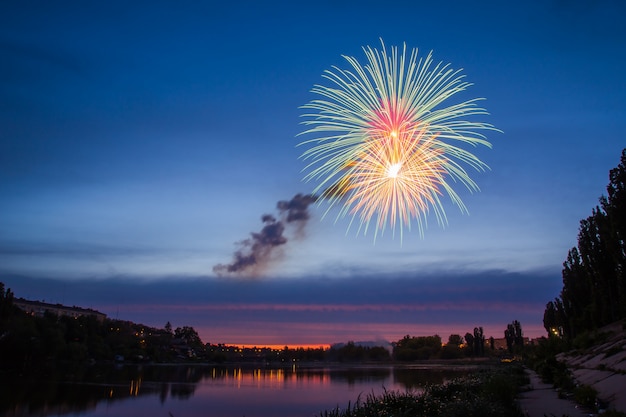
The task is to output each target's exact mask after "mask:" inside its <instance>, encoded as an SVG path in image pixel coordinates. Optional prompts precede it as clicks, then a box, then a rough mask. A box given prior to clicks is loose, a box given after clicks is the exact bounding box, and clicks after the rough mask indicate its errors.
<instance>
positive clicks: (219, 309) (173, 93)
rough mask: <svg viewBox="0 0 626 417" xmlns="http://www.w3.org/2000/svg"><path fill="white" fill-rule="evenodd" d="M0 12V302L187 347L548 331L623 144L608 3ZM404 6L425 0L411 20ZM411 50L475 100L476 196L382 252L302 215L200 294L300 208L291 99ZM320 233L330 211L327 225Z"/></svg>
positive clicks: (615, 35) (625, 57)
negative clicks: (45, 305) (479, 168)
mask: <svg viewBox="0 0 626 417" xmlns="http://www.w3.org/2000/svg"><path fill="white" fill-rule="evenodd" d="M282 3H283V2H245V1H244V2H238V1H229V2H220V3H218V2H203V3H201V2H182V3H181V4H178V3H177V4H174V3H171V2H152V1H150V2H128V1H125V2H120V1H108V2H102V3H99V2H95V3H94V2H78V1H77V2H64V1H59V2H43V1H42V2H37V1H11V0H9V1H4V2H2V3H1V4H0V57H1V58H0V196H1V197H0V281H2V282H4V283H5V285H6V286H8V287H10V288H11V289H12V290H13V292H14V293H15V295H16V296H17V297H24V298H28V299H35V300H45V301H46V302H52V303H63V304H67V305H77V306H82V307H90V308H94V309H97V310H99V311H102V312H103V313H105V314H107V315H108V316H109V317H112V318H120V319H124V320H132V321H136V322H140V323H144V324H146V325H150V326H155V327H163V326H164V325H165V323H166V321H170V322H171V323H172V326H173V327H178V326H184V325H190V326H193V327H194V328H196V329H197V330H198V331H199V333H200V336H201V337H202V339H203V341H205V342H211V343H232V344H258V345H270V344H277V345H280V344H289V345H293V344H329V343H334V342H345V341H348V340H357V341H359V340H382V339H384V340H390V341H393V340H398V339H400V338H402V337H403V336H404V335H406V334H410V335H415V336H419V335H432V334H435V333H437V334H439V335H440V336H441V337H442V338H443V339H444V340H447V337H448V335H449V334H451V333H458V334H461V335H463V334H465V333H466V332H468V331H472V329H473V328H474V327H475V326H482V327H484V329H485V335H486V336H487V337H489V336H494V337H496V338H500V337H503V332H504V329H505V328H506V325H507V323H510V322H512V321H513V320H515V319H517V320H519V321H520V322H521V323H522V327H523V329H524V332H525V335H526V336H530V337H537V336H540V335H543V334H545V330H544V329H543V326H542V318H543V310H544V307H545V304H546V303H547V302H548V301H550V300H551V299H553V298H554V297H555V296H557V295H558V293H559V291H560V289H561V287H562V282H561V268H562V263H563V261H564V260H565V258H566V256H567V251H568V250H569V249H570V248H571V247H573V246H575V245H576V237H577V232H578V225H579V221H580V220H581V219H583V218H586V217H587V216H589V215H590V214H591V210H592V208H593V207H595V205H596V204H597V203H598V199H599V197H600V196H601V195H603V194H605V189H606V185H607V184H608V173H609V170H610V169H612V168H614V167H615V166H617V164H618V163H619V157H620V153H621V150H622V149H623V148H624V147H626V137H625V136H624V133H623V132H624V131H625V130H626V129H625V128H626V78H625V77H624V74H626V24H625V23H624V21H625V19H624V17H625V16H626V3H624V2H622V1H619V0H615V1H610V0H607V1H597V2H591V1H561V0H558V1H556V0H555V1H528V2H517V3H512V2H501V1H478V2H467V1H449V2H444V3H441V4H439V5H435V4H432V2H414V1H388V2H385V3H381V2H379V1H377V2H374V1H369V0H362V1H358V2H335V1H317V2H313V3H311V2H308V3H302V2H292V3H293V4H282ZM422 3H423V4H422ZM380 39H383V40H384V42H385V44H386V45H388V46H402V45H403V43H406V45H407V47H408V48H419V51H420V54H424V55H425V54H427V53H428V52H430V51H431V50H432V51H433V56H434V59H435V61H436V62H439V61H443V62H444V63H450V64H451V65H452V67H453V68H455V69H456V68H462V69H463V74H465V75H466V79H467V81H469V82H471V83H473V86H472V87H471V88H470V89H469V90H468V92H467V94H468V96H467V97H465V98H474V97H484V98H486V100H485V101H483V102H481V106H483V107H485V108H486V109H487V110H488V111H489V113H490V115H489V116H484V117H483V118H481V121H485V122H487V123H491V124H493V125H494V126H495V127H497V128H498V129H500V130H502V133H499V132H489V133H488V139H489V141H490V142H491V143H492V144H493V149H488V148H486V147H482V148H476V149H471V150H472V151H473V152H474V153H475V154H476V155H477V156H479V157H480V159H481V160H482V161H484V162H485V163H486V164H487V165H489V167H490V170H488V171H486V172H471V175H472V178H473V179H474V180H475V181H476V182H477V184H478V185H479V187H480V189H481V191H480V192H478V193H474V194H470V193H469V192H468V191H467V190H463V189H462V188H456V191H457V192H458V193H459V194H460V195H461V197H462V199H463V201H464V203H465V204H466V206H467V208H468V210H469V214H462V213H461V212H460V211H459V210H458V208H457V207H456V206H454V205H453V204H452V202H451V201H449V199H448V200H445V199H444V207H445V209H446V213H447V216H448V224H447V226H446V227H445V228H443V227H440V226H439V225H437V223H436V221H435V219H434V218H432V217H431V218H429V226H428V228H427V229H426V231H425V233H424V236H423V237H421V236H420V234H419V233H417V232H416V231H414V232H412V233H409V234H405V236H404V238H403V240H402V242H401V241H400V239H398V237H397V236H396V237H395V238H394V237H393V236H392V235H391V234H389V233H387V234H385V235H384V236H382V237H381V236H378V237H377V239H376V242H375V243H374V241H373V235H372V234H371V233H368V234H367V235H363V234H362V233H361V234H357V233H356V230H352V229H351V230H350V231H349V232H346V229H347V220H345V219H344V220H339V221H337V222H335V216H334V215H333V214H332V213H331V214H330V215H329V216H326V217H325V218H323V219H322V215H323V213H324V211H325V207H324V206H318V205H315V204H314V205H311V206H310V207H309V214H310V216H311V217H310V219H309V220H308V222H307V224H306V225H305V227H303V228H302V229H301V230H298V231H297V232H295V231H287V232H286V238H287V239H288V241H287V243H286V244H284V245H281V247H280V250H279V251H276V252H274V253H273V254H272V257H271V261H272V262H270V263H268V264H267V265H265V267H264V268H263V269H261V270H259V271H257V274H256V276H255V277H238V276H230V275H226V276H217V275H216V273H215V272H214V267H215V266H216V265H220V264H222V265H223V264H228V263H229V262H232V260H233V254H234V252H235V251H236V250H237V249H238V248H240V247H241V245H240V243H238V242H241V241H242V240H244V239H246V238H249V237H250V236H251V235H250V233H257V232H259V231H260V230H261V229H262V228H263V225H264V224H263V223H262V220H261V219H262V216H263V215H265V214H270V215H273V216H278V215H279V213H278V211H277V202H279V201H288V200H290V199H292V198H293V197H294V196H295V195H297V194H299V193H302V194H305V195H306V194H308V193H311V192H312V191H313V188H314V187H315V184H313V183H307V182H303V181H302V178H303V173H302V170H303V168H304V166H305V163H304V162H303V161H302V160H301V159H300V158H299V157H300V155H301V154H302V151H303V149H302V148H299V147H296V145H297V144H298V143H299V142H300V141H301V140H302V139H301V138H300V137H296V135H298V133H300V132H302V131H303V130H304V126H302V124H301V122H302V120H303V119H302V117H301V115H302V114H303V113H304V111H303V110H302V109H301V108H300V107H301V106H302V105H304V104H306V103H308V102H309V101H310V100H312V99H313V98H315V97H314V95H313V94H312V93H311V91H310V90H311V88H312V87H313V86H314V85H315V84H319V83H323V79H322V73H323V72H324V70H327V69H331V68H332V67H333V66H339V67H342V68H346V67H347V64H346V63H345V60H344V59H343V58H342V55H348V56H354V57H357V58H358V59H360V60H361V61H363V60H364V53H363V50H362V47H364V46H367V45H370V46H372V47H379V46H380ZM335 215H336V213H335Z"/></svg>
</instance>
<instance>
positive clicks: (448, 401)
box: [319, 364, 528, 417]
mask: <svg viewBox="0 0 626 417" xmlns="http://www.w3.org/2000/svg"><path fill="white" fill-rule="evenodd" d="M526 383H528V379H527V377H526V376H525V374H524V371H523V368H522V366H521V365H519V364H507V365H506V366H500V367H498V368H494V369H490V370H488V371H481V372H477V373H476V374H475V375H472V376H468V377H464V378H456V379H453V380H451V381H449V382H447V383H444V384H441V385H429V386H426V387H424V390H423V392H410V391H408V392H399V391H385V392H384V393H383V394H382V395H378V396H377V395H373V394H370V395H367V396H366V398H365V399H364V400H362V399H361V398H357V400H356V402H354V403H348V406H347V407H346V408H344V409H340V408H339V407H337V408H335V409H334V410H330V411H323V412H322V413H320V415H319V416H320V417H391V416H393V417H409V416H410V417H421V416H424V417H426V416H428V417H521V416H522V415H523V414H522V413H521V410H520V409H519V407H518V405H517V401H516V395H517V392H518V389H519V387H521V386H522V385H524V384H526Z"/></svg>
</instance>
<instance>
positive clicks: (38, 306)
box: [13, 298, 107, 322]
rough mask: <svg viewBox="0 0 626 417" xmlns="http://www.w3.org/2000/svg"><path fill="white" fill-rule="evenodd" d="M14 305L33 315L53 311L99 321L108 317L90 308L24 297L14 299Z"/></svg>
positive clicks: (57, 313)
mask: <svg viewBox="0 0 626 417" xmlns="http://www.w3.org/2000/svg"><path fill="white" fill-rule="evenodd" d="M13 305H15V306H16V307H18V308H20V309H21V310H23V311H25V312H26V313H28V314H30V315H31V316H39V317H42V316H43V315H44V314H45V313H52V314H55V315H57V316H59V317H60V316H68V317H74V318H76V317H81V316H92V317H95V318H96V319H97V320H98V321H99V322H103V321H104V319H106V318H107V316H106V314H104V313H101V312H99V311H96V310H92V309H90V308H81V307H68V306H64V305H61V304H48V303H44V302H41V301H30V300H25V299H23V298H16V299H14V300H13Z"/></svg>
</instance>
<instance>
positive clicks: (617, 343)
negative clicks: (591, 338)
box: [556, 321, 626, 413]
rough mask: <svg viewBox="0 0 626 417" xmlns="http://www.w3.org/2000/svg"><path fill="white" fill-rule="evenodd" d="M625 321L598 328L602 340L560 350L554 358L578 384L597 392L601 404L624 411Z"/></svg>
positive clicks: (625, 394) (625, 411) (625, 389)
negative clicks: (579, 347) (582, 346)
mask: <svg viewBox="0 0 626 417" xmlns="http://www.w3.org/2000/svg"><path fill="white" fill-rule="evenodd" d="M625 326H626V321H620V322H617V323H613V324H611V325H609V326H605V327H603V328H601V329H600V330H598V332H597V338H598V339H599V340H600V341H601V342H599V343H594V345H593V346H591V347H589V348H586V349H577V350H572V351H569V352H564V353H560V354H559V355H557V356H556V359H557V360H558V361H559V362H561V363H564V364H565V365H566V366H567V368H568V369H569V370H570V372H571V373H572V377H573V378H574V380H575V381H576V383H577V384H579V385H587V386H590V387H592V388H593V389H594V390H595V391H596V392H597V398H598V399H599V400H600V407H601V408H606V409H613V410H617V411H620V412H622V413H626V328H625Z"/></svg>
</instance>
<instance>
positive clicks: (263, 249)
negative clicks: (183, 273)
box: [213, 194, 317, 276]
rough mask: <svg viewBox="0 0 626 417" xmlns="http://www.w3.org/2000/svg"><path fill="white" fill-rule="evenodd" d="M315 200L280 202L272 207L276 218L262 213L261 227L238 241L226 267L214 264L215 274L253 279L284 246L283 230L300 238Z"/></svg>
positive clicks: (300, 197)
mask: <svg viewBox="0 0 626 417" xmlns="http://www.w3.org/2000/svg"><path fill="white" fill-rule="evenodd" d="M315 201H317V197H316V196H314V195H304V194H296V195H295V196H294V197H293V198H292V199H291V200H289V201H284V200H281V201H279V202H278V203H277V204H276V208H277V209H278V215H279V219H276V218H275V217H274V216H272V215H271V214H264V215H263V216H262V217H261V221H262V222H263V224H264V226H263V228H262V229H261V231H260V232H258V233H254V232H253V233H250V238H248V239H245V240H243V241H241V242H239V245H240V249H238V250H236V251H235V253H234V255H233V261H232V262H231V263H230V264H218V265H215V266H214V267H213V272H215V273H216V274H217V275H220V276H223V275H245V276H257V275H259V274H260V273H261V272H263V271H264V270H265V269H266V268H267V267H268V266H269V264H270V263H271V262H272V260H274V259H275V257H276V254H277V250H278V248H280V247H281V246H283V245H284V244H286V243H287V241H288V239H287V237H286V236H285V234H284V233H285V229H286V228H289V229H293V232H294V235H295V237H296V238H301V237H302V236H303V233H304V227H305V226H306V223H307V221H308V220H309V218H310V215H309V210H308V208H309V205H311V204H312V203H314V202H315Z"/></svg>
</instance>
